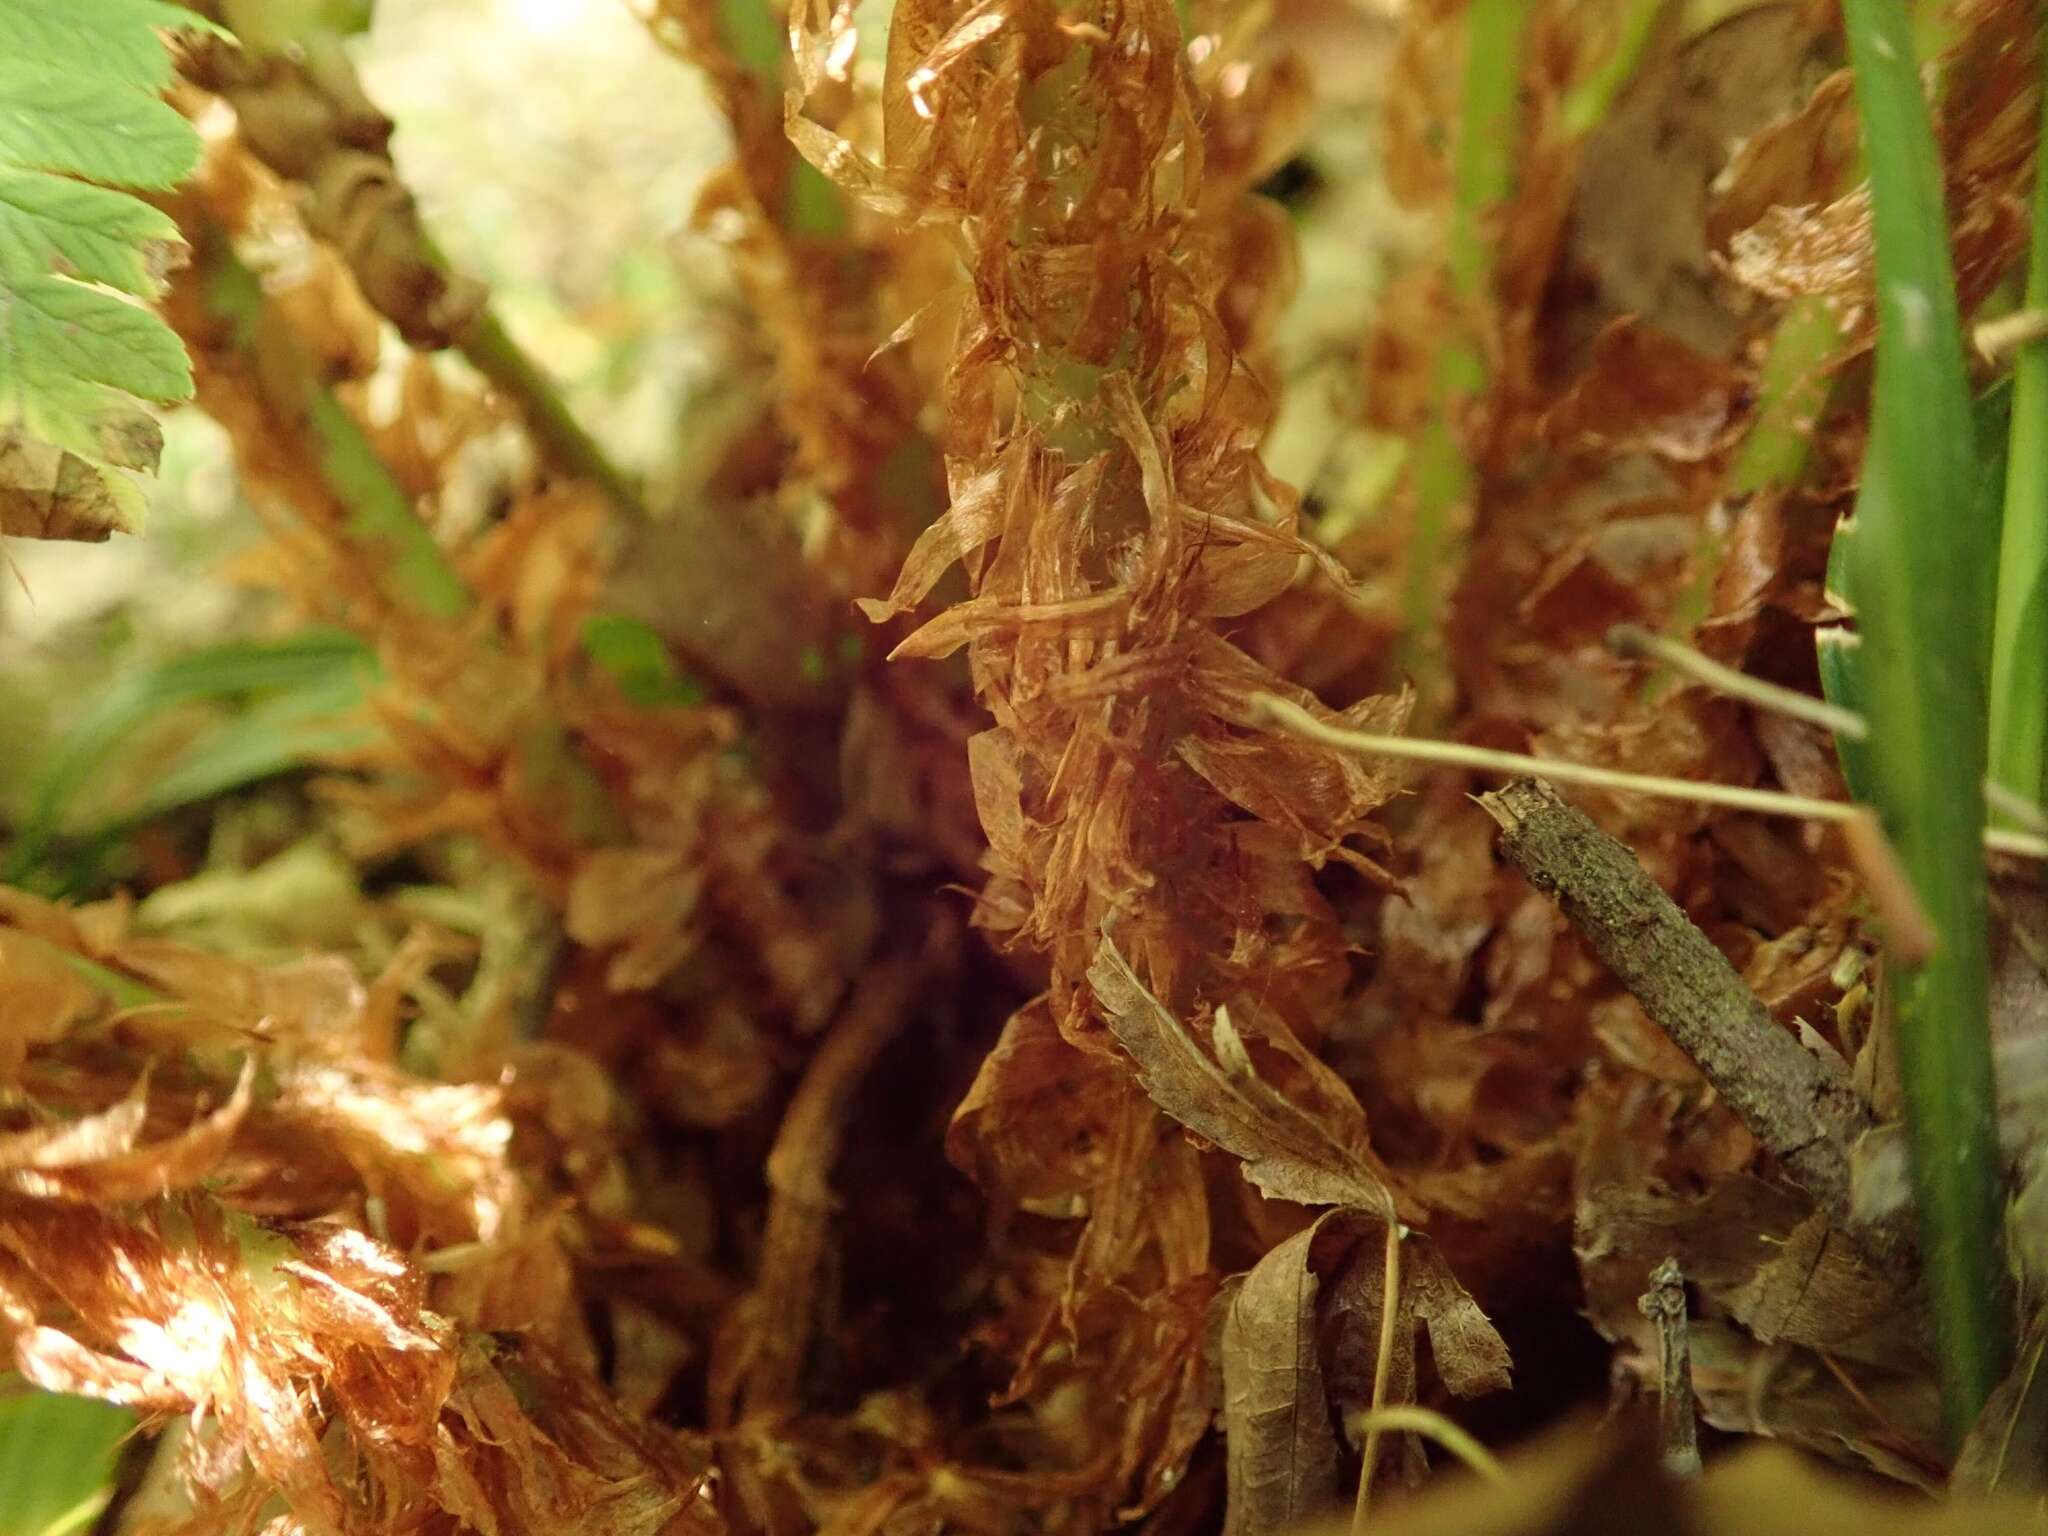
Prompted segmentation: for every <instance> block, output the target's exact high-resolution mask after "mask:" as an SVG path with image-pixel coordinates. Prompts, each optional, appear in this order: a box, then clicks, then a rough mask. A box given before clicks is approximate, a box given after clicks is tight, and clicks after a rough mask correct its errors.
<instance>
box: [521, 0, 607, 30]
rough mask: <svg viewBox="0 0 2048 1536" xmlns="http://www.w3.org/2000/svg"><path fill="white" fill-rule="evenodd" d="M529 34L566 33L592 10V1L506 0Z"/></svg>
mask: <svg viewBox="0 0 2048 1536" xmlns="http://www.w3.org/2000/svg"><path fill="white" fill-rule="evenodd" d="M506 4H507V5H508V6H509V8H510V9H511V11H512V14H513V15H514V16H516V17H517V18H518V19H519V24H520V25H521V26H523V27H525V28H526V29H527V31H529V32H537V33H539V34H540V35H541V36H543V37H554V36H557V35H559V34H561V33H564V32H568V31H570V30H571V29H572V28H574V27H575V25H576V24H577V23H578V22H580V21H582V20H583V19H584V17H585V16H587V15H588V14H589V13H590V11H591V10H592V9H593V0H506Z"/></svg>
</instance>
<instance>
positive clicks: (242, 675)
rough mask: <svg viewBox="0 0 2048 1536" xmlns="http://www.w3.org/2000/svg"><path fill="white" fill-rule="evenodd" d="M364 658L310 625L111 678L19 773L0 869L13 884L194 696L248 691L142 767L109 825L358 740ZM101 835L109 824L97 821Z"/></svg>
mask: <svg viewBox="0 0 2048 1536" xmlns="http://www.w3.org/2000/svg"><path fill="white" fill-rule="evenodd" d="M375 675H376V660H375V658H374V657H373V656H372V655H371V653H370V650H369V648H368V647H367V646H365V645H364V644H363V642H362V641H360V640H358V639H356V638H355V637H354V636H353V635H350V634H346V633H344V632H342V631H339V630H327V629H311V630H307V631H305V632H303V633H301V634H298V635H295V636H293V637H292V638H290V639H287V640H280V641H270V642H260V641H234V642H231V643H229V644H225V645H219V646H211V647H208V648H207V649H205V650H202V651H195V652H193V653H191V654H189V655H186V656H180V657H176V658H174V659H173V660H170V661H167V662H165V663H163V664H162V665H161V666H158V667H153V668H151V669H149V670H148V671H144V672H133V673H129V674H127V675H126V676H123V677H121V678H120V679H118V680H117V681H116V682H114V683H113V685H112V686H110V687H109V688H108V689H107V691H106V692H105V693H103V694H101V695H100V697H99V698H98V699H96V700H95V701H94V702H93V703H92V705H91V706H90V707H89V708H88V709H87V710H86V711H85V712H84V713H83V714H82V715H81V716H80V717H79V718H78V719H77V720H76V721H75V722H74V723H73V724H72V725H71V727H70V728H69V729H68V730H66V731H65V732H64V734H63V735H61V736H59V737H58V738H57V739H56V740H55V741H53V742H52V743H51V744H50V745H49V747H48V748H47V749H46V750H45V751H44V752H43V754H42V757H41V760H40V761H39V762H38V763H37V764H36V766H35V767H34V768H32V769H31V770H30V772H29V775H28V790H27V795H26V797H25V803H24V807H23V810H22V813H21V816H20V820H19V825H18V828H17V833H16V837H15V840H14V844H13V846H12V848H11V849H10V850H9V852H8V856H7V859H6V861H5V864H4V876H5V878H6V879H7V880H9V881H14V882H19V881H20V880H22V879H23V878H24V877H25V876H26V875H27V874H28V873H29V872H30V871H31V870H33V869H34V868H35V867H36V866H37V864H38V862H39V861H40V860H41V858H42V857H43V855H44V853H45V852H46V851H47V849H48V848H49V847H50V845H51V843H52V842H53V841H54V840H55V839H57V838H59V837H61V836H70V835H76V834H79V833H81V832H85V831H87V830H88V829H81V828H76V827H74V826H72V825H71V817H72V809H73V807H74V805H76V804H77V802H78V801H79V799H80V797H81V796H82V795H84V794H85V793H86V792H87V791H88V790H89V789H90V788H91V787H92V786H93V785H94V784H95V783H96V782H97V781H98V780H99V778H100V776H101V775H102V774H104V773H105V772H107V771H108V770H109V769H110V768H111V767H113V766H115V765H116V764H117V763H118V762H119V760H120V758H121V757H122V755H123V753H124V751H126V750H128V749H129V747H130V746H131V744H132V743H133V742H134V741H135V740H136V738H137V735H138V733H139V732H141V731H142V730H143V728H144V727H146V726H148V725H149V724H151V723H152V722H154V721H155V720H157V719H159V718H161V717H162V716H163V715H164V714H165V712H167V711H169V710H171V709H174V708H176V707H177V706H179V705H181V704H189V703H192V702H194V701H198V700H228V699H239V698H243V697H247V696H254V697H255V702H254V703H253V705H252V706H251V708H250V709H249V710H247V711H246V712H244V714H242V715H241V716H239V717H236V718H234V719H230V720H228V721H225V722H223V723H222V725H221V726H219V727H218V728H217V729H216V730H214V731H212V732H209V733H208V734H207V735H206V736H204V737H202V738H201V739H200V740H198V741H196V742H194V743H193V744H192V745H191V747H190V748H188V749H187V750H186V751H185V752H183V753H180V754H179V755H177V756H176V757H173V758H172V759H170V760H169V761H168V762H166V763H165V764H164V765H163V767H162V770H161V771H160V772H157V773H154V774H152V776H151V778H150V783H149V788H148V789H147V791H146V792H145V793H144V795H143V797H142V798H141V799H140V800H139V801H138V802H137V803H136V804H134V805H131V806H127V807H124V808H123V809H122V810H121V812H120V813H119V814H117V815H116V816H115V817H114V821H113V824H115V825H128V824H130V823H133V822H135V821H139V820H144V819H146V818H148V817H150V816H154V815H160V814H162V813H163V812H164V811H167V810H171V809H174V808H175V807H177V806H180V805H188V804H191V803H193V802H195V801H197V800H201V799H206V798H210V797H211V796H213V795H217V794H222V793H224V792H226V791H228V790H230V789H236V788H239V787H241V786H242V785H244V784H248V783H253V782H254V781H256V780H257V779H261V778H266V777H269V776H270V775H273V774H277V773H282V772H285V771H288V770H290V769H292V768H296V767H299V766H302V765H303V764H305V763H306V762H309V761H311V760H312V758H313V757H315V756H317V755H319V754H321V753H323V752H328V751H336V750H343V749H345V748H346V747H348V746H351V745H355V744H358V743H359V742H360V741H361V740H363V739H365V738H364V732H363V729H362V727H361V726H360V725H359V724H357V723H354V722H351V721H349V720H348V719H347V717H348V716H350V715H351V714H353V713H355V712H357V711H359V710H360V709H361V707H362V703H363V699H364V693H365V689H366V687H367V686H368V684H369V682H370V681H371V680H372V679H373V678H374V677H375ZM100 830H102V831H106V830H109V828H106V827H103V828H101V829H100Z"/></svg>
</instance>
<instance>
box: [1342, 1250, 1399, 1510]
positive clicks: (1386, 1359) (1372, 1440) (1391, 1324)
mask: <svg viewBox="0 0 2048 1536" xmlns="http://www.w3.org/2000/svg"><path fill="white" fill-rule="evenodd" d="M1386 1264H1387V1267H1386V1272H1385V1274H1384V1275H1383V1277H1382V1278H1381V1281H1380V1352H1379V1357H1378V1358H1377V1359H1375V1360H1374V1361H1373V1364H1372V1408H1371V1410H1370V1411H1369V1412H1368V1413H1366V1415H1365V1416H1364V1419H1365V1446H1364V1450H1363V1455H1364V1458H1365V1459H1364V1461H1363V1462H1361V1463H1360V1464H1359V1468H1358V1502H1357V1503H1356V1504H1354V1505H1353V1506H1352V1509H1351V1536H1364V1533H1365V1526H1366V1521H1367V1520H1368V1519H1369V1518H1370V1517H1371V1515H1372V1474H1373V1470H1374V1468H1375V1467H1376V1466H1377V1464H1378V1462H1379V1459H1380V1433H1381V1431H1382V1430H1383V1429H1384V1428H1385V1427H1386V1420H1385V1417H1384V1415H1385V1414H1386V1413H1387V1412H1388V1411H1389V1409H1388V1406H1387V1382H1388V1380H1389V1379H1390V1378H1391V1376H1392V1374H1393V1369H1394V1336H1395V1329H1396V1327H1397V1326H1398V1324H1399V1321H1400V1311H1401V1223H1400V1222H1398V1221H1396V1220H1395V1219H1394V1218H1393V1217H1392V1216H1391V1215H1390V1216H1389V1217H1388V1218H1387V1260H1386Z"/></svg>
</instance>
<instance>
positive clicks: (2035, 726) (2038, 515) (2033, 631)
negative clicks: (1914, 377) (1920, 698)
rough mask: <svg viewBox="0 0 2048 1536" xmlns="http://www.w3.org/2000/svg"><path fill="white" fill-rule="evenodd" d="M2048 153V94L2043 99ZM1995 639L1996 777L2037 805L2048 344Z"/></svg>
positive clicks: (2045, 195) (2040, 347) (2033, 254)
mask: <svg viewBox="0 0 2048 1536" xmlns="http://www.w3.org/2000/svg"><path fill="white" fill-rule="evenodd" d="M2042 113H2043V116H2042V130H2043V131H2042V142H2043V143H2048V93H2044V94H2043V97H2042ZM2026 303H2027V307H2028V308H2029V309H2039V308H2043V307H2048V154H2037V155H2036V156H2035V165H2034V209H2033V241H2032V245H2031V248H2030V250H2029V251H2028V255H2027V298H2026ZM2008 442H2009V444H2010V450H2011V451H2010V452H2009V453H2008V455H2007V458H2006V466H2007V467H2006V476H2005V508H2004V516H2003V520H2002V523H2003V526H2002V529H2001V534H2000V543H1999V548H1998V606H1997V610H1996V615H1995V617H1994V619H1993V621H1992V632H1991V764H1990V767H1991V776H1992V778H1994V779H1996V780H1997V781H1998V782H1999V783H2000V784H2003V785H2004V786H2005V787H2006V788H2007V789H2010V790H2012V791H2013V792H2015V793H2016V794H2020V795H2024V796H2026V797H2027V798H2028V799H2037V798H2039V797H2040V795H2041V794H2042V792H2043V790H2044V788H2048V342H2040V341H2036V342H2030V343H2028V344H2027V345H2026V346H2024V347H2022V348H2021V349H2020V354H2019V357H2018V358H2017V359H2016V360H2015V362H2014V365H2013V382H2012V432H2011V436H2010V437H2009V439H2008Z"/></svg>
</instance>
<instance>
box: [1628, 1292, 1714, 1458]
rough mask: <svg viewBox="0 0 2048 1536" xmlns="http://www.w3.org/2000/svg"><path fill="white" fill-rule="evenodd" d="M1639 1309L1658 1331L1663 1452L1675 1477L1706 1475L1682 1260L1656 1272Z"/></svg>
mask: <svg viewBox="0 0 2048 1536" xmlns="http://www.w3.org/2000/svg"><path fill="white" fill-rule="evenodd" d="M1636 1305H1638V1306H1639V1307H1641V1308H1642V1311H1643V1316H1645V1317H1647V1318H1648V1319H1649V1320H1650V1321H1651V1322H1652V1323H1654V1324H1655V1325H1656V1328H1657V1447H1658V1453H1659V1455H1660V1457H1661V1458H1662V1460H1663V1462H1664V1470H1665V1471H1666V1472H1669V1473H1670V1474H1671V1475H1672V1476H1673V1477H1697V1476H1699V1472H1700V1441H1699V1425H1698V1423H1697V1422H1696V1421H1695V1420H1694V1418H1693V1411H1692V1343H1691V1339H1690V1336H1689V1333H1688V1330H1687V1319H1686V1311H1685V1276H1684V1275H1683V1274H1681V1273H1680V1272H1679V1268H1678V1260H1676V1259H1666V1260H1665V1261H1664V1262H1663V1263H1662V1264H1659V1265H1658V1266H1657V1267H1656V1268H1655V1269H1653V1270H1651V1271H1650V1288H1649V1289H1648V1290H1647V1291H1645V1292H1643V1296H1642V1300H1641V1301H1639V1302H1637V1303H1636Z"/></svg>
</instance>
